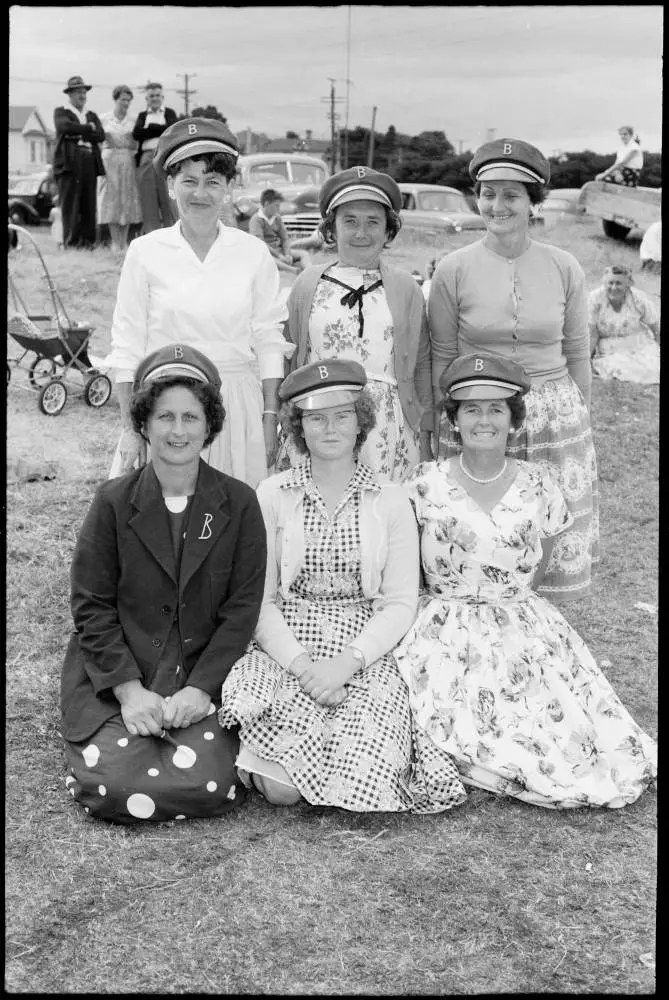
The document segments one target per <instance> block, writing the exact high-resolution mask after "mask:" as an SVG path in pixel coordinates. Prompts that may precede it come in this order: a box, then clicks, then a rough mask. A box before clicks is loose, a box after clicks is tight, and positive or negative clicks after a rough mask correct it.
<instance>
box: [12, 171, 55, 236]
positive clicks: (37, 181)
mask: <svg viewBox="0 0 669 1000" xmlns="http://www.w3.org/2000/svg"><path fill="white" fill-rule="evenodd" d="M57 190H58V188H57V186H56V182H55V180H54V179H53V175H52V173H51V168H49V169H48V170H42V171H40V173H37V174H27V175H25V176H23V177H15V178H14V179H10V181H9V190H8V208H9V218H10V221H11V222H14V223H15V224H16V225H17V226H25V225H33V226H38V225H39V224H40V222H47V221H48V219H49V212H50V211H51V209H52V207H53V196H54V195H55V194H56V192H57Z"/></svg>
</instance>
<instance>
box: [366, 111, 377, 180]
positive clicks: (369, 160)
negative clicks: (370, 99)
mask: <svg viewBox="0 0 669 1000" xmlns="http://www.w3.org/2000/svg"><path fill="white" fill-rule="evenodd" d="M377 110H378V109H377V107H376V104H375V105H374V107H373V108H372V130H371V132H370V133H369V153H368V154H367V166H368V167H373V166H374V126H375V125H376V112H377Z"/></svg>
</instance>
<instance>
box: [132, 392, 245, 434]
mask: <svg viewBox="0 0 669 1000" xmlns="http://www.w3.org/2000/svg"><path fill="white" fill-rule="evenodd" d="M175 386H181V387H183V388H184V389H190V391H191V392H192V393H193V395H194V396H195V397H196V398H197V399H199V401H200V402H201V403H202V409H203V410H204V416H205V420H206V421H207V437H206V438H205V441H204V444H203V447H204V448H206V447H207V446H208V445H210V444H211V442H212V441H213V440H214V438H215V437H217V436H218V435H219V434H220V433H221V429H222V427H223V421H224V420H225V407H224V406H223V400H222V399H221V397H220V395H219V393H218V392H217V391H216V389H214V387H213V385H209V383H207V382H198V381H197V379H194V378H186V377H185V376H184V375H175V376H174V377H173V378H166V379H165V380H164V381H160V382H149V383H148V384H147V385H145V386H143V387H142V388H141V389H139V390H138V391H137V392H134V393H133V394H132V396H131V397H130V419H131V420H132V426H133V430H135V431H136V432H137V433H138V434H141V435H142V437H143V438H144V440H145V441H146V440H147V438H146V435H145V434H144V431H143V428H144V426H145V424H146V422H147V420H148V419H149V417H150V416H151V414H152V413H153V411H154V410H155V408H156V403H157V402H158V400H159V398H160V397H161V396H162V394H163V393H164V392H165V390H166V389H173V388H175Z"/></svg>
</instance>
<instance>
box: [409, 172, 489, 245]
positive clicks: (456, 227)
mask: <svg viewBox="0 0 669 1000" xmlns="http://www.w3.org/2000/svg"><path fill="white" fill-rule="evenodd" d="M399 189H400V191H401V192H402V210H401V212H400V215H401V217H402V223H403V224H404V225H405V226H406V227H409V228H418V229H422V230H426V231H433V232H451V233H460V232H462V231H463V230H468V229H485V227H486V226H485V222H484V221H483V219H482V218H481V216H480V215H477V214H476V212H472V210H471V209H470V207H469V205H468V204H467V200H466V198H465V196H464V195H463V193H462V191H458V189H457V188H453V187H446V186H445V185H442V184H409V183H404V182H401V183H400V184H399Z"/></svg>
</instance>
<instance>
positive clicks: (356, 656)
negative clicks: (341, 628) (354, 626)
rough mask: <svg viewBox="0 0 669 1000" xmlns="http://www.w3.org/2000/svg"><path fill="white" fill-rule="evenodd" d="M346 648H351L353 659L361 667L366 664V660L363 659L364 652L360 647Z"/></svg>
mask: <svg viewBox="0 0 669 1000" xmlns="http://www.w3.org/2000/svg"><path fill="white" fill-rule="evenodd" d="M346 649H350V650H351V652H352V653H353V657H354V659H356V660H357V661H358V664H359V665H360V666H361V667H364V666H365V665H366V663H367V660H366V659H365V654H364V653H363V652H362V650H361V649H358V647H357V646H347V647H346Z"/></svg>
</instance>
